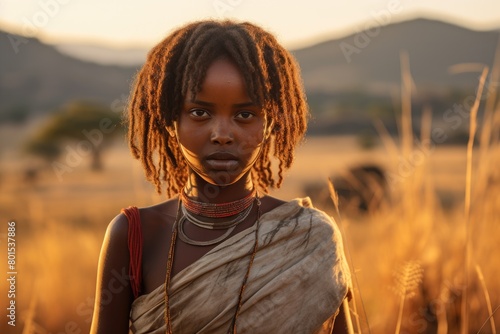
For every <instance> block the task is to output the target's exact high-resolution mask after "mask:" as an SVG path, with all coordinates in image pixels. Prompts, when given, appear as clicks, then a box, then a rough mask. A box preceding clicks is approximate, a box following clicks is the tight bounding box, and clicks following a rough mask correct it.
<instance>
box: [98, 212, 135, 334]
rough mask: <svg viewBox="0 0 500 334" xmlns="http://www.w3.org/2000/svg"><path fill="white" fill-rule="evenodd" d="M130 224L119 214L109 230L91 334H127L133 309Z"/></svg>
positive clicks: (104, 247)
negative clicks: (129, 239) (129, 272)
mask: <svg viewBox="0 0 500 334" xmlns="http://www.w3.org/2000/svg"><path fill="white" fill-rule="evenodd" d="M127 238H128V221H127V218H126V217H125V215H123V214H120V215H118V216H116V217H115V219H113V220H112V221H111V223H110V224H109V226H108V229H107V230H106V235H105V236H104V241H103V244H102V248H101V255H100V257H99V267H98V271H97V284H96V285H97V286H96V297H95V305H94V316H93V319H92V326H91V329H90V333H92V334H101V333H102V334H104V333H116V334H120V333H123V334H127V333H128V332H129V316H130V307H131V304H132V301H133V295H132V290H131V288H130V279H129V276H128V271H129V252H128V243H127Z"/></svg>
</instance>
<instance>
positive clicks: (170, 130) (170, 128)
mask: <svg viewBox="0 0 500 334" xmlns="http://www.w3.org/2000/svg"><path fill="white" fill-rule="evenodd" d="M167 131H168V134H169V135H170V137H175V126H174V125H171V126H167Z"/></svg>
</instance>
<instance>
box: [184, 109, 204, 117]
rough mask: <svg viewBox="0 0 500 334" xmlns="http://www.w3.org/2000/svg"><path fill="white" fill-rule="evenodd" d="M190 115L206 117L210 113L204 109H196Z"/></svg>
mask: <svg viewBox="0 0 500 334" xmlns="http://www.w3.org/2000/svg"><path fill="white" fill-rule="evenodd" d="M189 114H190V115H191V116H193V117H206V116H208V113H207V112H206V111H205V110H203V109H194V110H191V111H190V112H189Z"/></svg>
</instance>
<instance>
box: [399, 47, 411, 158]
mask: <svg viewBox="0 0 500 334" xmlns="http://www.w3.org/2000/svg"><path fill="white" fill-rule="evenodd" d="M399 56H400V61H401V81H402V83H401V86H402V87H401V108H402V110H401V137H402V138H401V139H402V148H403V155H404V157H405V158H407V157H409V155H410V153H411V150H412V141H413V130H412V122H411V88H412V86H413V84H412V83H413V79H412V77H411V73H410V57H409V55H408V52H406V51H401V52H400V55H399Z"/></svg>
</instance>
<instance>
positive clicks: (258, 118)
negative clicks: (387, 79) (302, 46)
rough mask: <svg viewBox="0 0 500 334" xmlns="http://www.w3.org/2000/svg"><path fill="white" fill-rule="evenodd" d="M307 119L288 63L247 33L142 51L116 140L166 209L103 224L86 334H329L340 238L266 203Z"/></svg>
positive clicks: (191, 34)
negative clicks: (122, 141)
mask: <svg viewBox="0 0 500 334" xmlns="http://www.w3.org/2000/svg"><path fill="white" fill-rule="evenodd" d="M307 116H308V110H307V105H306V102H305V97H304V92H303V89H302V86H301V81H300V76H299V70H298V67H297V65H296V63H295V61H294V59H293V58H292V56H291V55H290V54H289V53H288V52H287V51H286V50H285V49H284V48H283V47H282V46H281V45H280V44H278V43H277V41H276V39H275V38H274V37H273V36H272V35H271V34H269V33H268V32H266V31H264V30H262V29H261V28H259V27H257V26H255V25H253V24H250V23H235V22H231V21H223V22H217V21H201V22H195V23H192V24H189V25H187V26H185V27H182V28H180V29H178V30H176V31H174V32H173V33H172V34H171V35H169V36H168V37H167V38H166V39H165V40H163V41H162V42H161V43H159V44H158V45H157V46H156V47H154V48H153V49H152V50H151V52H150V53H149V55H148V58H147V61H146V63H145V65H144V66H143V68H142V70H141V71H140V72H139V74H138V77H137V80H136V83H135V87H134V88H133V91H132V95H131V100H130V104H129V108H128V118H129V119H128V121H129V143H130V148H131V151H132V154H133V155H134V157H135V158H137V159H139V160H140V161H141V162H142V164H143V166H144V169H145V172H146V176H147V178H148V179H149V180H150V181H151V182H152V183H154V184H155V186H156V189H157V191H158V192H160V191H161V190H162V189H166V192H167V194H168V196H169V197H170V199H168V200H167V201H165V202H163V203H160V204H158V205H154V206H151V207H147V208H141V209H138V208H136V207H130V208H128V209H126V210H123V212H122V213H121V214H120V215H118V216H117V217H116V218H115V219H114V220H113V221H112V222H111V223H110V225H109V227H108V230H107V232H106V236H105V239H104V242H103V246H102V250H101V257H100V261H99V271H98V279H97V295H96V303H95V310H94V318H93V322H92V329H91V332H92V333H128V332H129V330H130V331H131V332H132V333H165V332H166V333H236V332H237V333H330V332H331V331H332V328H333V322H334V319H335V317H336V315H337V314H338V311H339V307H340V305H341V303H342V301H343V300H344V298H346V296H347V294H348V291H349V287H350V273H349V268H348V266H347V264H346V261H345V257H344V253H343V248H342V241H341V236H340V233H339V230H338V228H337V226H336V225H335V223H334V222H333V221H332V219H331V218H330V217H329V216H327V215H326V214H325V213H323V212H322V211H319V210H317V209H314V208H313V207H312V205H311V203H310V201H309V200H308V199H307V198H306V199H296V200H293V201H290V202H284V201H281V200H279V199H276V198H273V197H271V196H268V195H266V190H267V189H268V188H269V187H279V186H280V184H281V182H282V180H283V173H284V171H285V170H286V169H287V168H289V167H290V166H291V164H292V161H293V157H294V149H295V146H296V145H297V144H298V143H299V141H300V140H301V139H302V136H303V135H304V132H305V130H306V121H307ZM271 155H272V156H274V160H275V162H276V164H277V168H274V167H272V164H271Z"/></svg>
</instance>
